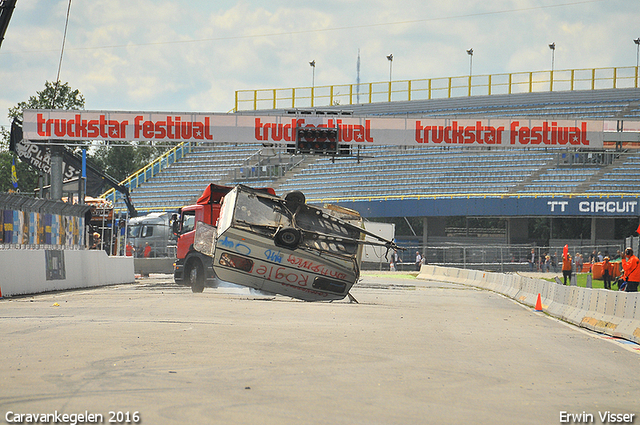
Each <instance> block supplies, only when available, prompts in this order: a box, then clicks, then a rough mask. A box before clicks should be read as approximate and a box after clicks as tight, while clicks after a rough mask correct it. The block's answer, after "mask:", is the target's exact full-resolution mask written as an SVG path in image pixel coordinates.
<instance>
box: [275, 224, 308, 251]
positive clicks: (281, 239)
mask: <svg viewBox="0 0 640 425" xmlns="http://www.w3.org/2000/svg"><path fill="white" fill-rule="evenodd" d="M301 241H302V233H300V231H299V230H298V229H294V228H293V227H285V228H284V229H280V230H279V231H278V233H276V234H275V236H274V237H273V242H274V243H275V245H276V246H279V247H281V248H287V249H296V248H297V247H298V245H300V242H301Z"/></svg>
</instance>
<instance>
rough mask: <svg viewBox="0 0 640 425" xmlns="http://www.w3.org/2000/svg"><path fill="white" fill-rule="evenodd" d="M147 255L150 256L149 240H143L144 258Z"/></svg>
mask: <svg viewBox="0 0 640 425" xmlns="http://www.w3.org/2000/svg"><path fill="white" fill-rule="evenodd" d="M149 257H151V246H150V245H149V242H145V247H144V258H149Z"/></svg>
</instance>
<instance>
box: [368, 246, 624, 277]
mask: <svg viewBox="0 0 640 425" xmlns="http://www.w3.org/2000/svg"><path fill="white" fill-rule="evenodd" d="M400 245H401V246H402V247H403V248H405V250H404V251H400V252H399V253H398V259H397V261H396V262H394V267H395V269H396V271H416V270H417V267H416V264H415V258H416V255H415V253H416V251H418V252H420V254H421V255H422V256H424V258H425V262H426V264H435V265H440V266H448V267H456V268H461V269H474V270H484V271H494V272H503V273H504V272H529V271H531V272H541V273H559V272H561V270H562V250H563V247H562V246H534V245H472V244H469V245H454V244H446V245H439V246H434V245H429V246H424V245H415V244H408V245H403V244H402V243H401V244H400ZM623 245H624V244H623V243H621V244H619V245H618V244H602V245H590V244H585V245H582V246H575V245H571V247H570V251H569V252H570V254H571V255H572V256H573V260H572V262H573V271H574V272H578V273H583V272H588V271H589V269H590V265H591V263H590V262H589V260H590V253H591V252H592V251H596V252H600V253H602V254H603V255H604V254H605V253H607V255H610V256H611V258H612V259H613V257H614V255H615V254H616V252H617V251H620V250H622V249H623ZM532 249H533V250H534V253H535V262H534V263H533V264H532V263H530V261H529V259H530V258H531V250H532ZM575 253H581V256H582V257H581V259H580V261H579V262H578V264H576V262H575ZM392 255H393V253H392V252H389V253H388V254H387V255H386V256H385V250H384V249H382V250H381V254H380V256H379V259H378V261H377V262H368V263H364V264H363V269H365V270H389V269H390V261H391V257H392ZM547 255H548V256H549V257H550V258H549V261H546V256H547ZM597 261H599V260H596V262H597ZM614 261H615V260H614Z"/></svg>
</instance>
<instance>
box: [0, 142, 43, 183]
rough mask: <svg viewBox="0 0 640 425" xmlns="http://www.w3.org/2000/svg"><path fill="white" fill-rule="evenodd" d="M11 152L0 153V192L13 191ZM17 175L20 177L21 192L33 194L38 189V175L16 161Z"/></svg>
mask: <svg viewBox="0 0 640 425" xmlns="http://www.w3.org/2000/svg"><path fill="white" fill-rule="evenodd" d="M12 157H13V154H12V153H10V152H0V192H9V191H10V190H13V184H12V183H11V159H12ZM16 175H17V176H18V189H19V190H20V191H21V192H27V193H33V190H34V189H35V188H36V187H38V173H34V172H33V170H31V168H29V166H28V165H27V164H25V163H22V162H20V161H18V160H16Z"/></svg>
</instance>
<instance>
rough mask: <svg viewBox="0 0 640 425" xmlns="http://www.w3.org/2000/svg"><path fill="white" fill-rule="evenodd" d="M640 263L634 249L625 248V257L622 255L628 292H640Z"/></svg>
mask: <svg viewBox="0 0 640 425" xmlns="http://www.w3.org/2000/svg"><path fill="white" fill-rule="evenodd" d="M639 264H640V260H638V257H636V256H635V255H633V249H631V248H627V249H625V250H624V257H622V269H623V270H624V279H625V280H626V281H627V285H626V286H627V287H626V289H625V291H626V292H638V282H640V268H639V267H638V265H639Z"/></svg>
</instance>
